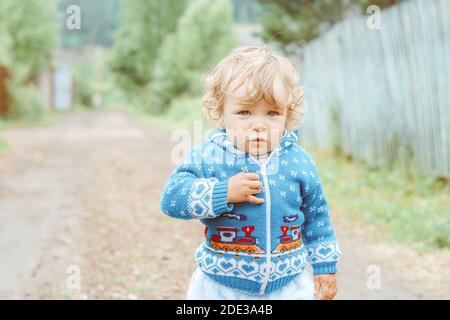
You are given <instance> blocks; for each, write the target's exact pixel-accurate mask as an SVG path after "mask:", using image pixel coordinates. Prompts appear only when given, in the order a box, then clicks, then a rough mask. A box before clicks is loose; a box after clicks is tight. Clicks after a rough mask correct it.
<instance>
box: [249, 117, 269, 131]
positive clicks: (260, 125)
mask: <svg viewBox="0 0 450 320" xmlns="http://www.w3.org/2000/svg"><path fill="white" fill-rule="evenodd" d="M252 129H253V130H255V131H257V132H259V131H264V130H266V124H265V123H264V121H262V120H259V119H255V122H254V123H253V126H252Z"/></svg>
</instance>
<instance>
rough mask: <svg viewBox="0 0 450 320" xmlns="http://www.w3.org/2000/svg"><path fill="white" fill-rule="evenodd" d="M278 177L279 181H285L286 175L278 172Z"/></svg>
mask: <svg viewBox="0 0 450 320" xmlns="http://www.w3.org/2000/svg"><path fill="white" fill-rule="evenodd" d="M278 179H279V180H280V181H285V180H286V176H284V175H282V174H280V175H278Z"/></svg>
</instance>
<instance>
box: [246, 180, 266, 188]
mask: <svg viewBox="0 0 450 320" xmlns="http://www.w3.org/2000/svg"><path fill="white" fill-rule="evenodd" d="M247 185H248V186H249V187H250V188H252V189H261V187H262V182H261V181H255V180H252V181H249V182H248V183H247Z"/></svg>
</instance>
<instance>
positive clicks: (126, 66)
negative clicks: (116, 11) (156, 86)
mask: <svg viewBox="0 0 450 320" xmlns="http://www.w3.org/2000/svg"><path fill="white" fill-rule="evenodd" d="M186 3H187V0H165V1H156V0H151V1H148V0H124V1H123V4H124V6H123V8H124V13H123V18H122V20H123V22H122V26H121V27H120V29H119V31H118V35H117V39H116V42H115V45H114V49H113V53H112V58H111V60H110V62H109V68H110V69H111V71H112V72H113V75H114V77H115V80H116V83H117V85H118V86H119V87H120V88H122V89H123V90H124V91H129V90H135V89H142V88H145V87H146V85H147V84H148V83H149V82H150V81H151V80H152V74H153V66H154V63H155V59H156V57H157V54H158V48H159V47H160V45H161V43H162V42H163V40H164V38H165V36H166V35H167V34H168V33H170V32H173V31H174V30H175V28H176V24H177V21H178V18H179V17H180V15H181V14H182V12H183V11H184V8H185V5H186Z"/></svg>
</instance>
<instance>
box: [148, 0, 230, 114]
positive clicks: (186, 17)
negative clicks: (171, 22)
mask: <svg viewBox="0 0 450 320" xmlns="http://www.w3.org/2000/svg"><path fill="white" fill-rule="evenodd" d="M232 12H233V10H232V5H231V3H230V1H229V0H218V1H214V3H213V2H211V1H208V0H194V1H192V2H191V3H190V4H189V6H188V7H187V9H186V11H185V13H184V14H183V16H182V17H181V18H180V21H179V22H178V25H177V29H176V31H175V33H174V34H171V35H169V36H167V37H166V38H165V39H164V42H163V44H162V46H161V47H160V50H159V54H158V59H157V60H156V64H155V68H154V76H153V79H154V80H153V81H152V83H151V90H152V92H154V94H155V103H156V104H157V106H156V108H155V109H156V110H158V111H164V110H165V109H167V108H168V106H169V105H170V102H171V100H172V99H174V98H175V97H177V96H179V95H180V94H183V93H191V94H193V95H198V94H200V93H201V90H202V83H201V74H202V73H203V72H205V71H206V70H208V69H209V68H211V67H212V66H213V65H214V64H216V63H217V62H218V61H219V60H220V59H221V58H222V57H223V56H224V55H225V54H226V53H227V51H229V50H230V49H231V48H232V47H234V46H235V44H236V40H235V37H234V34H233V18H232ZM219 22H220V23H219Z"/></svg>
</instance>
